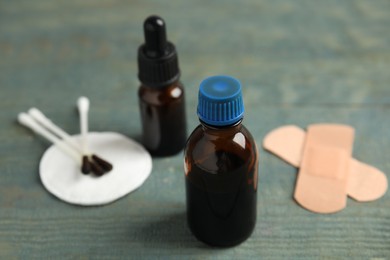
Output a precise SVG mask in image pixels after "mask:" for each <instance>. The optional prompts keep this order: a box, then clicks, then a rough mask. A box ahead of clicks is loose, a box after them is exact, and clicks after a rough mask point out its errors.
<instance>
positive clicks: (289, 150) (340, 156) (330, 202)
mask: <svg viewBox="0 0 390 260" xmlns="http://www.w3.org/2000/svg"><path fill="white" fill-rule="evenodd" d="M348 129H349V130H348ZM308 131H309V133H308V134H307V133H306V132H305V131H304V130H302V129H301V128H299V127H297V126H294V125H287V126H283V127H279V128H277V129H275V130H273V131H271V132H270V133H268V134H267V136H266V137H265V138H264V142H263V146H264V148H265V149H266V150H268V151H269V152H271V153H273V154H275V155H276V156H278V157H280V158H281V159H283V160H284V161H286V162H288V163H289V164H291V165H293V166H295V167H299V168H301V169H300V171H299V175H298V179H297V187H296V191H295V195H294V197H295V199H296V200H297V202H298V203H299V204H301V205H302V206H303V207H305V208H307V209H309V210H311V211H314V212H317V213H332V212H336V211H339V210H341V209H343V208H344V207H345V202H346V196H343V195H341V194H342V193H343V190H345V194H346V195H348V196H349V197H351V198H353V199H355V200H356V201H360V202H365V201H372V200H376V199H378V198H380V197H382V196H383V195H384V194H385V192H386V190H387V185H388V184H387V178H386V175H385V174H384V173H383V172H381V171H380V170H378V169H377V168H375V167H373V166H370V165H367V164H365V163H362V162H359V161H357V160H356V159H353V158H352V157H351V156H350V154H351V152H350V151H349V148H347V147H350V149H352V144H351V128H350V127H348V126H343V125H332V124H318V125H311V126H310V127H309V128H308ZM313 134H314V135H313ZM310 136H312V137H310ZM352 137H353V130H352ZM351 151H352V150H351ZM346 158H349V159H348V160H347V161H346ZM302 168H303V170H302ZM343 171H345V172H343ZM331 183H333V185H332V184H331Z"/></svg>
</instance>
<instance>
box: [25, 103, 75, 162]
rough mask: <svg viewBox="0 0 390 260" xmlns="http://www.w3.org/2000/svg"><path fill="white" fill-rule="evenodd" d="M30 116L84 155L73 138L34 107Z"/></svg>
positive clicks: (30, 111) (29, 112) (30, 110)
mask: <svg viewBox="0 0 390 260" xmlns="http://www.w3.org/2000/svg"><path fill="white" fill-rule="evenodd" d="M28 114H29V115H30V116H31V117H32V118H34V119H35V121H37V122H39V123H40V124H41V125H43V126H44V127H46V128H47V129H49V130H50V131H52V132H53V133H55V134H56V135H58V136H59V137H61V138H62V139H64V140H65V141H66V142H67V143H68V144H69V145H70V146H72V147H73V148H74V149H75V150H77V151H79V153H80V154H82V150H81V148H80V146H79V145H78V144H77V143H76V141H75V140H74V139H72V137H71V136H70V135H69V134H68V133H67V132H65V131H64V130H62V129H61V128H60V127H58V126H57V125H56V124H54V123H53V122H52V121H51V120H50V119H49V118H47V117H46V116H45V115H44V114H43V113H42V112H41V111H40V110H39V109H37V108H35V107H33V108H30V109H29V110H28Z"/></svg>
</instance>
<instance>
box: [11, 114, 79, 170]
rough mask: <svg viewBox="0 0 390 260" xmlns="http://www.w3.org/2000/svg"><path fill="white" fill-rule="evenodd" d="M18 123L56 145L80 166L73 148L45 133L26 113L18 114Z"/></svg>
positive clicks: (77, 155)
mask: <svg viewBox="0 0 390 260" xmlns="http://www.w3.org/2000/svg"><path fill="white" fill-rule="evenodd" d="M18 121H19V123H20V124H22V125H24V126H26V127H28V128H30V129H31V130H33V131H34V132H35V133H37V134H39V135H41V136H43V137H44V138H46V139H47V140H49V141H50V142H52V143H53V144H54V145H56V146H57V147H58V148H59V149H61V150H62V151H63V152H65V153H66V154H67V155H69V156H70V157H72V158H73V159H74V160H75V161H76V162H77V163H78V164H80V165H81V160H80V155H79V154H78V152H76V151H75V150H74V149H73V148H71V147H70V146H68V145H67V144H66V143H65V142H63V141H61V140H60V139H59V138H58V137H56V136H55V135H53V134H52V133H50V132H49V131H47V130H46V129H45V128H43V127H42V126H40V125H39V124H38V123H36V122H35V121H34V120H33V119H32V117H30V116H29V115H28V114H26V113H20V114H19V115H18Z"/></svg>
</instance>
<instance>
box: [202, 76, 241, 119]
mask: <svg viewBox="0 0 390 260" xmlns="http://www.w3.org/2000/svg"><path fill="white" fill-rule="evenodd" d="M198 116H199V119H200V120H202V121H203V122H205V123H206V124H209V125H212V126H226V125H232V124H234V123H236V122H238V121H239V120H241V119H242V118H243V117H244V103H243V101H242V93H241V83H240V82H239V81H238V80H237V79H235V78H233V77H230V76H212V77H209V78H206V79H204V80H203V81H202V83H200V87H199V101H198Z"/></svg>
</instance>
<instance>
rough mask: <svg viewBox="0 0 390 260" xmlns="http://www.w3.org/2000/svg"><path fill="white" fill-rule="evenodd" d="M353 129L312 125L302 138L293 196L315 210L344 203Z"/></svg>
mask: <svg viewBox="0 0 390 260" xmlns="http://www.w3.org/2000/svg"><path fill="white" fill-rule="evenodd" d="M353 138H354V130H353V128H351V127H348V126H342V125H325V124H321V125H311V126H309V127H308V133H307V136H306V140H305V145H304V150H303V158H302V162H301V167H300V169H299V173H298V178H297V184H296V186H295V193H294V198H295V200H296V201H297V202H298V203H299V204H300V205H302V206H303V207H305V208H307V209H309V210H311V211H314V212H318V213H333V212H337V211H339V210H341V209H343V208H344V207H345V206H346V204H347V180H348V173H349V162H350V159H351V154H352V147H353Z"/></svg>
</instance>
